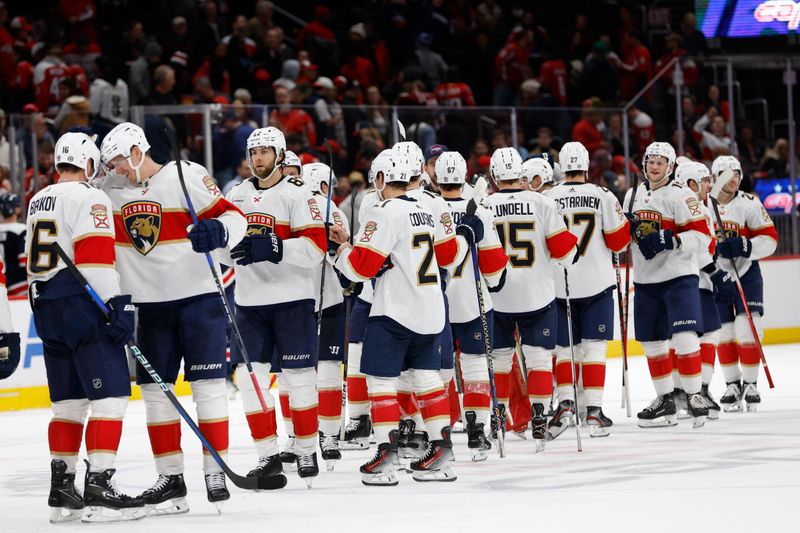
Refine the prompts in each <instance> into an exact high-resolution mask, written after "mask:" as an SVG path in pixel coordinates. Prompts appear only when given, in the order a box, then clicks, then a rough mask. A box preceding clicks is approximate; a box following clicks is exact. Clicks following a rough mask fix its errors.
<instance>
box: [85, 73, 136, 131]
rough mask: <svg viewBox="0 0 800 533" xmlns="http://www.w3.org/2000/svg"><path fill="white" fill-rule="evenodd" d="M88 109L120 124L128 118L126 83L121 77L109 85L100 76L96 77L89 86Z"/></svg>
mask: <svg viewBox="0 0 800 533" xmlns="http://www.w3.org/2000/svg"><path fill="white" fill-rule="evenodd" d="M89 102H90V104H91V107H90V111H91V113H92V114H93V115H99V116H100V117H101V118H104V119H106V120H108V121H109V122H113V123H115V124H121V123H122V122H125V121H126V120H128V110H129V104H128V84H127V83H125V82H124V81H123V80H122V79H117V83H115V84H114V85H111V84H110V83H109V82H107V81H106V80H104V79H102V78H97V79H96V80H94V81H93V82H92V85H91V86H90V87H89Z"/></svg>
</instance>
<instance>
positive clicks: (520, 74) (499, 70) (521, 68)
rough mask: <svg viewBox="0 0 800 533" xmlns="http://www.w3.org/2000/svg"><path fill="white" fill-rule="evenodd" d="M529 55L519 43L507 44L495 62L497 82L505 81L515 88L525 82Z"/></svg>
mask: <svg viewBox="0 0 800 533" xmlns="http://www.w3.org/2000/svg"><path fill="white" fill-rule="evenodd" d="M527 66H528V54H527V53H526V52H525V49H524V48H522V47H521V46H520V45H519V43H517V42H510V43H507V44H506V45H505V46H504V47H503V48H502V50H500V51H499V52H498V53H497V57H495V60H494V67H495V80H496V81H504V82H506V83H507V84H508V85H510V86H511V87H513V88H517V87H519V86H520V85H521V84H522V82H523V81H524V80H525V69H526V68H527Z"/></svg>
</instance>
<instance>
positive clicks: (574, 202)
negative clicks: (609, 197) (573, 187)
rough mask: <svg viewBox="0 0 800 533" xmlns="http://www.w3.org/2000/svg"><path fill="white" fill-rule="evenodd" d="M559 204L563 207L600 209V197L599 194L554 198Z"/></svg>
mask: <svg viewBox="0 0 800 533" xmlns="http://www.w3.org/2000/svg"><path fill="white" fill-rule="evenodd" d="M553 200H555V201H556V203H557V204H558V206H559V207H560V208H561V209H562V210H563V209H584V208H588V209H594V210H596V211H599V210H600V198H598V197H597V196H566V197H563V198H553Z"/></svg>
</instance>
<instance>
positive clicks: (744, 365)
mask: <svg viewBox="0 0 800 533" xmlns="http://www.w3.org/2000/svg"><path fill="white" fill-rule="evenodd" d="M725 171H732V172H733V178H732V179H731V180H730V181H729V182H728V183H726V184H725V185H724V186H723V188H722V191H721V192H720V194H719V198H718V199H719V214H720V217H721V218H722V225H723V227H722V228H719V227H718V228H717V233H718V235H720V236H721V239H722V240H720V241H719V242H718V244H717V253H718V254H719V256H720V257H719V258H718V259H717V264H718V265H719V267H720V268H722V269H723V270H725V271H726V272H727V273H728V274H730V275H734V273H733V267H732V266H731V259H733V260H734V261H736V266H737V268H738V269H739V275H740V276H741V281H742V288H743V289H744V294H745V297H746V298H747V304H748V306H749V307H750V313H751V314H752V316H753V321H754V322H755V324H756V329H757V331H758V333H759V337H761V336H762V335H763V329H762V328H763V325H762V323H761V317H762V316H763V314H764V303H763V302H764V279H763V277H762V276H761V267H760V266H759V263H758V260H759V259H763V258H765V257H769V256H770V255H772V254H773V253H774V252H775V249H776V248H777V246H778V234H777V232H776V231H775V226H774V225H773V223H772V219H771V218H770V217H769V214H767V211H766V209H764V206H763V205H762V204H761V202H760V201H759V199H758V197H756V196H754V195H752V194H749V193H745V192H742V191H740V190H739V184H740V183H741V180H742V166H741V164H740V163H739V161H738V160H737V159H736V158H735V157H733V156H720V157H718V158H717V159H715V160H714V163H713V165H712V167H711V173H712V180H717V179H719V178H720V176H721V175H722V173H723V172H725ZM714 223H715V224H716V223H717V221H716V219H715V220H714ZM719 314H720V319H721V320H722V330H721V332H720V340H719V346H718V348H717V353H718V354H719V363H720V366H721V367H722V375H723V377H724V378H725V383H726V384H727V389H726V390H725V394H723V395H722V397H721V398H720V400H719V403H720V404H721V405H722V408H723V409H724V410H725V411H738V410H741V409H742V402H744V404H745V407H746V409H747V410H748V411H755V410H756V409H757V408H758V406H759V404H760V403H761V395H760V394H759V392H758V387H757V386H756V382H757V380H758V369H759V366H760V364H761V356H760V354H759V351H758V346H757V345H756V342H755V339H754V337H753V333H752V331H751V329H750V324H749V321H748V320H747V315H746V314H745V309H744V306H743V304H742V302H741V300H740V298H739V297H738V295H737V297H736V298H735V299H734V301H733V302H732V303H724V302H720V305H719Z"/></svg>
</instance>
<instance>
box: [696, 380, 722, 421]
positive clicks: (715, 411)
mask: <svg viewBox="0 0 800 533" xmlns="http://www.w3.org/2000/svg"><path fill="white" fill-rule="evenodd" d="M700 395H701V396H702V397H703V401H705V402H706V407H708V419H709V420H718V419H719V412H720V407H719V404H718V403H717V402H716V401H715V400H714V397H713V396H711V392H709V390H708V384H705V383H704V384H703V386H702V387H701V388H700Z"/></svg>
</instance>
